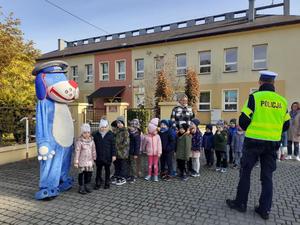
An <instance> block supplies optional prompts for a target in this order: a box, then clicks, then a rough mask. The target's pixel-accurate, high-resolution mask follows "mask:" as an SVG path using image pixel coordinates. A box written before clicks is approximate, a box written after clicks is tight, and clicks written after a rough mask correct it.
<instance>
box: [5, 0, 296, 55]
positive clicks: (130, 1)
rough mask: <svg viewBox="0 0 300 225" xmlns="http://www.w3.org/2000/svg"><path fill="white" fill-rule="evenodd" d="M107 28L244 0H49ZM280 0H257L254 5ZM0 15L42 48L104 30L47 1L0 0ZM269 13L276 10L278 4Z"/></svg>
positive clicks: (235, 5)
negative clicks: (18, 24)
mask: <svg viewBox="0 0 300 225" xmlns="http://www.w3.org/2000/svg"><path fill="white" fill-rule="evenodd" d="M49 1H51V2H53V3H55V4H57V5H59V6H60V7H62V8H64V9H66V10H67V11H69V12H71V13H73V14H75V15H76V16H79V17H81V18H83V19H84V20H86V21H88V22H90V23H92V24H94V25H96V26H97V27H100V28H102V29H104V30H105V31H107V32H108V33H110V34H111V33H117V32H123V31H129V30H134V29H139V28H145V27H151V26H154V25H161V24H168V23H172V22H178V21H183V20H188V19H195V18H201V17H205V16H212V15H217V14H221V13H225V12H231V11H237V10H242V9H247V8H248V0H49ZM282 1H283V0H256V1H255V6H256V7H258V6H263V5H269V4H271V3H272V2H274V3H281V2H282ZM290 2H291V14H292V15H300V0H290ZM0 7H1V11H2V12H3V13H4V15H8V14H9V13H10V12H13V13H14V17H15V18H18V19H20V20H21V30H22V31H23V33H24V37H25V39H26V40H33V42H34V43H35V47H36V48H38V49H40V50H41V51H42V53H46V52H49V51H54V50H56V49H57V39H58V38H62V39H64V40H66V41H74V40H79V39H84V38H89V37H96V36H101V35H105V34H106V33H105V32H104V31H101V30H98V29H96V28H94V27H92V26H90V25H88V24H86V23H84V22H82V21H80V20H78V19H76V18H74V17H72V16H71V15H69V14H67V13H65V12H63V11H61V10H60V9H58V8H56V7H54V6H52V5H51V4H49V3H47V1H46V0H0ZM266 12H268V13H276V14H281V12H282V10H281V9H280V8H278V9H277V10H273V11H270V10H269V11H266Z"/></svg>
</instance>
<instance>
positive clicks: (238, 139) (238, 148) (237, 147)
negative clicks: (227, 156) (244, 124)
mask: <svg viewBox="0 0 300 225" xmlns="http://www.w3.org/2000/svg"><path fill="white" fill-rule="evenodd" d="M244 139H245V132H242V133H240V132H236V133H235V134H234V135H233V137H232V142H231V147H232V149H233V151H234V152H239V153H240V152H243V146H244Z"/></svg>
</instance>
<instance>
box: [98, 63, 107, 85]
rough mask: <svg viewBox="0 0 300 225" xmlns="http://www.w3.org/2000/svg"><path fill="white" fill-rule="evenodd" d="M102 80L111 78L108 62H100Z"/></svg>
mask: <svg viewBox="0 0 300 225" xmlns="http://www.w3.org/2000/svg"><path fill="white" fill-rule="evenodd" d="M100 80H102V81H106V80H109V69H108V62H103V63H100Z"/></svg>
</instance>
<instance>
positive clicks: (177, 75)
mask: <svg viewBox="0 0 300 225" xmlns="http://www.w3.org/2000/svg"><path fill="white" fill-rule="evenodd" d="M184 76H186V74H176V77H184Z"/></svg>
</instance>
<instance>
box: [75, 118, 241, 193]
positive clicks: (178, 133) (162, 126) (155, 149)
mask: <svg viewBox="0 0 300 225" xmlns="http://www.w3.org/2000/svg"><path fill="white" fill-rule="evenodd" d="M235 121H236V120H234V119H233V120H231V121H230V127H228V125H226V124H224V121H219V122H218V123H217V125H216V132H215V134H213V126H212V125H210V124H208V125H206V131H205V133H204V135H202V133H201V131H200V129H199V125H200V121H199V120H198V119H196V118H194V119H192V120H191V121H190V123H189V124H187V123H183V124H180V125H177V126H175V125H174V123H173V122H172V121H170V120H161V121H159V119H158V118H153V119H152V120H151V121H150V122H149V124H148V127H147V133H146V134H143V133H142V131H141V129H140V123H139V120H138V119H133V120H132V121H130V123H129V128H126V127H125V120H124V117H118V118H117V119H116V120H115V121H113V122H112V123H111V130H109V122H108V120H107V119H105V118H103V119H101V120H100V123H99V130H98V131H96V132H94V133H93V134H91V128H90V126H89V124H83V125H82V127H81V136H80V137H79V138H78V140H77V142H76V147H75V156H74V166H75V167H76V168H78V170H79V174H78V183H79V193H81V194H86V193H90V192H91V190H90V188H89V185H88V184H89V183H90V182H91V177H92V171H93V165H94V164H95V165H96V168H97V169H96V179H95V185H94V189H95V190H97V189H99V188H100V187H101V186H102V185H103V187H104V189H108V188H109V187H110V184H115V185H123V184H125V183H127V182H129V183H133V182H135V180H136V178H137V177H138V175H139V172H138V171H139V169H138V165H137V164H138V158H139V159H140V160H139V162H140V161H142V162H146V163H145V164H146V167H147V172H146V173H147V175H146V176H145V180H147V181H149V180H151V179H152V180H153V181H155V182H157V181H159V177H158V175H159V172H160V179H162V180H166V181H168V180H170V179H171V178H172V177H173V176H175V175H176V173H177V172H178V176H179V177H180V178H181V179H182V180H184V181H186V180H187V179H188V176H189V175H190V176H192V177H198V176H199V175H200V152H201V150H204V153H205V158H206V163H207V166H208V167H212V166H213V165H214V154H215V155H216V159H217V162H216V171H220V172H226V169H227V167H228V160H227V159H228V158H230V157H234V160H233V161H232V162H230V163H234V167H236V168H238V167H239V165H240V158H241V155H242V145H243V140H244V132H243V131H242V129H240V127H239V126H237V125H236V122H235ZM228 155H229V157H228ZM175 159H176V160H175ZM159 162H160V163H159ZM112 163H113V165H114V175H113V176H111V175H110V171H111V164H112ZM159 165H160V167H159ZM176 165H177V166H176ZM103 167H104V170H105V177H104V179H103V178H102V168H103Z"/></svg>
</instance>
